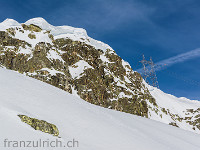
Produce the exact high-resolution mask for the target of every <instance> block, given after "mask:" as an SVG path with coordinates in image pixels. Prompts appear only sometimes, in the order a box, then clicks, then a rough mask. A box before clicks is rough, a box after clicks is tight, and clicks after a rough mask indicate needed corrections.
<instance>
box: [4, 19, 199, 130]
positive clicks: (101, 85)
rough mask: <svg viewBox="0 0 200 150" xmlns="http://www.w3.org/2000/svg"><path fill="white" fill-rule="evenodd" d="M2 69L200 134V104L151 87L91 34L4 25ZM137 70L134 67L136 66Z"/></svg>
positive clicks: (34, 23) (35, 24) (37, 23)
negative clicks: (90, 35)
mask: <svg viewBox="0 0 200 150" xmlns="http://www.w3.org/2000/svg"><path fill="white" fill-rule="evenodd" d="M0 65H2V66H4V67H6V68H7V69H11V70H15V71H18V72H20V73H22V74H24V75H27V76H30V77H33V78H36V79H38V80H41V81H43V82H46V83H49V84H51V85H54V86H56V87H58V88H60V89H63V90H65V91H67V92H69V93H72V94H74V95H76V96H78V97H79V98H81V99H83V100H85V101H87V102H89V103H92V104H96V105H99V106H102V107H105V108H109V109H114V110H117V111H122V112H126V113H130V114H134V115H138V116H143V117H146V118H150V119H153V120H156V121H160V122H163V123H166V124H170V125H173V126H176V127H180V128H182V129H185V130H189V131H193V132H195V133H200V102H198V101H191V100H187V99H185V98H176V97H174V96H172V95H169V94H166V93H164V92H162V91H161V90H159V89H156V88H154V87H151V86H149V85H147V84H146V82H145V81H144V80H143V79H142V77H141V75H140V74H139V73H137V72H136V71H134V68H131V66H130V65H129V63H127V62H125V61H124V60H123V59H121V58H120V57H119V56H118V55H117V54H116V53H115V51H114V50H113V49H112V48H111V47H110V46H108V45H107V44H105V43H103V42H100V41H97V40H94V39H92V38H91V37H89V36H88V35H87V32H86V30H84V29H80V28H74V27H70V26H53V25H50V24H49V23H48V22H47V21H46V20H44V19H43V18H33V19H30V20H28V21H26V22H25V23H22V24H21V23H18V22H17V21H15V20H13V19H6V20H5V21H3V22H2V23H0ZM133 67H134V66H133Z"/></svg>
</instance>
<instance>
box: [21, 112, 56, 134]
mask: <svg viewBox="0 0 200 150" xmlns="http://www.w3.org/2000/svg"><path fill="white" fill-rule="evenodd" d="M18 116H19V117H20V119H21V121H22V122H24V123H27V124H28V125H30V126H31V127H32V128H34V129H35V130H40V131H42V132H45V133H49V134H52V135H54V136H58V135H59V131H58V128H57V127H56V126H55V125H54V124H51V123H48V122H46V121H44V120H38V119H35V118H30V117H28V116H25V115H18Z"/></svg>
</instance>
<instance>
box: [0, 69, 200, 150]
mask: <svg viewBox="0 0 200 150" xmlns="http://www.w3.org/2000/svg"><path fill="white" fill-rule="evenodd" d="M0 95H1V97H0V121H1V123H0V149H1V150H4V149H8V148H5V147H4V140H5V139H8V140H12V141H17V140H21V141H22V140H24V141H27V140H31V141H33V140H35V141H36V140H39V139H42V140H47V139H49V140H55V139H56V137H53V136H51V135H49V134H46V133H43V132H41V131H38V130H34V129H33V128H31V127H30V126H28V125H26V124H25V123H23V122H21V120H20V119H19V117H18V116H17V115H18V114H24V115H27V116H30V117H34V118H38V119H44V120H46V121H48V122H51V123H54V124H55V125H56V126H57V127H58V129H59V131H60V136H61V138H59V140H61V141H63V143H65V142H66V141H68V140H70V139H72V138H74V139H75V140H78V141H79V148H71V149H80V150H82V149H84V150H94V149H95V150H122V149H124V150H133V149H134V150H147V149H148V150H188V149H191V150H199V147H200V142H199V141H200V135H199V134H195V133H192V132H189V131H185V130H182V129H179V128H176V127H173V126H169V125H166V124H163V123H160V122H157V121H153V120H150V119H147V118H143V117H139V116H135V115H131V114H127V113H122V112H118V111H114V110H109V109H105V108H102V107H99V106H95V105H92V104H89V103H87V102H85V101H83V100H82V99H80V98H77V97H76V96H73V95H71V94H68V93H66V92H65V91H63V90H60V89H58V88H56V87H53V86H51V85H49V84H46V83H43V82H40V81H38V80H35V79H32V78H29V77H26V76H24V75H22V74H19V73H16V72H14V71H10V70H6V69H3V68H0ZM10 149H20V150H22V149H36V148H10ZM37 149H41V150H45V149H46V150H50V149H53V150H56V149H57V148H37ZM58 149H62V148H58ZM63 149H66V148H63Z"/></svg>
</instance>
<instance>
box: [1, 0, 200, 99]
mask: <svg viewBox="0 0 200 150" xmlns="http://www.w3.org/2000/svg"><path fill="white" fill-rule="evenodd" d="M34 17H43V18H44V19H46V20H47V21H48V22H49V23H51V24H52V25H70V26H74V27H80V28H84V29H86V30H87V33H88V35H89V36H91V37H93V38H95V39H97V40H100V41H103V42H105V43H107V44H109V45H110V46H111V47H112V48H113V49H114V50H115V51H116V52H117V54H118V55H120V56H121V57H122V58H123V59H124V60H126V61H128V62H129V63H130V64H131V66H132V68H133V69H134V70H137V69H139V68H140V67H141V65H140V63H138V62H139V61H140V60H141V59H142V54H144V55H145V56H146V58H149V57H150V56H151V57H152V58H153V61H154V62H155V63H157V62H163V60H170V59H169V58H171V57H173V58H174V57H175V56H177V55H183V54H184V53H186V55H187V54H188V53H187V52H190V51H192V50H194V49H197V48H200V38H199V37H200V1H198V0H165V1H164V0H154V1H150V0H1V1H0V21H3V20H4V19H6V18H12V19H15V20H17V21H18V22H25V21H26V20H28V19H30V18H34ZM175 58H178V57H175ZM199 65H200V57H199V56H198V54H197V55H196V57H191V58H189V59H186V60H182V61H178V62H176V63H173V64H170V65H169V66H167V67H165V68H164V69H163V70H162V69H161V70H158V71H157V72H156V73H157V77H158V81H159V86H160V89H161V90H163V91H165V92H167V93H170V94H173V95H175V96H179V97H181V96H184V97H187V98H190V99H198V100H200V78H199V76H200V69H199V68H200V67H199Z"/></svg>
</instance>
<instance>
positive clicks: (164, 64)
mask: <svg viewBox="0 0 200 150" xmlns="http://www.w3.org/2000/svg"><path fill="white" fill-rule="evenodd" d="M196 57H200V48H198V49H195V50H191V51H189V52H186V53H182V54H179V55H177V56H174V57H171V58H168V59H165V60H162V61H160V62H158V63H155V67H154V69H155V71H161V70H164V69H166V68H168V67H170V66H172V65H174V64H177V63H181V62H185V61H187V60H190V59H193V58H196ZM148 68H150V66H148ZM137 72H140V73H142V68H140V69H138V70H137Z"/></svg>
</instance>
